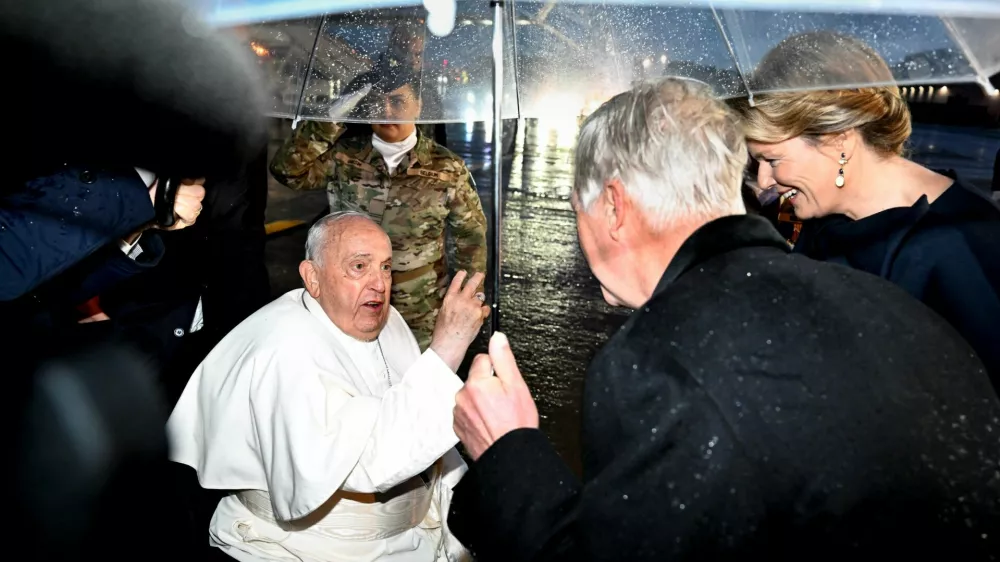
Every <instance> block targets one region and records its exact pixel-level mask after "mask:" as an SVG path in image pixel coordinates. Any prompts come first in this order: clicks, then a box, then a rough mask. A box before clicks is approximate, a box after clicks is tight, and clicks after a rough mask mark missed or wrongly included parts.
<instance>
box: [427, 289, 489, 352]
mask: <svg viewBox="0 0 1000 562" xmlns="http://www.w3.org/2000/svg"><path fill="white" fill-rule="evenodd" d="M467 276H468V274H467V273H466V272H465V271H459V272H458V273H456V274H455V278H454V279H452V280H451V286H449V287H448V292H447V293H445V295H444V301H443V302H442V303H441V310H440V311H438V317H437V321H435V322H434V333H433V334H432V335H431V345H430V348H431V349H432V350H433V351H434V353H437V354H438V356H439V357H440V358H441V360H442V361H444V362H445V364H446V365H448V366H449V367H451V370H452V371H457V370H458V367H459V365H461V364H462V359H465V353H466V352H467V351H468V350H469V345H471V344H472V341H473V340H475V339H476V336H478V335H479V329H480V328H482V326H483V320H485V319H486V317H487V316H489V315H490V308H489V307H488V306H484V305H483V301H484V300H486V297H485V295H483V294H482V293H478V292H476V289H477V288H478V287H479V284H480V283H482V282H483V277H484V275H483V274H482V273H476V274H474V275H473V276H472V277H468V280H467V279H466V278H467ZM463 283H464V284H465V286H464V287H463V286H462V284H463Z"/></svg>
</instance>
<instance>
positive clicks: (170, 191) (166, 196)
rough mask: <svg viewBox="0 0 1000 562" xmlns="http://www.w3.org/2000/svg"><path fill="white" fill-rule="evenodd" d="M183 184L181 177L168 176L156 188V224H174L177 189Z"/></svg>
mask: <svg viewBox="0 0 1000 562" xmlns="http://www.w3.org/2000/svg"><path fill="white" fill-rule="evenodd" d="M180 185H181V179H180V178H174V177H169V176H168V177H167V178H166V179H165V181H162V182H160V185H158V186H157V188H156V195H155V196H154V202H153V209H154V210H155V212H156V224H157V226H161V227H164V228H169V227H171V226H173V225H174V222H175V221H176V217H175V216H174V200H175V199H177V189H178V188H179V187H180Z"/></svg>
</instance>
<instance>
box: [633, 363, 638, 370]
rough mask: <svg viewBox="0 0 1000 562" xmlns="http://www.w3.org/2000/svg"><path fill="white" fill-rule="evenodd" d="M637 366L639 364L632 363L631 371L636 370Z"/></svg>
mask: <svg viewBox="0 0 1000 562" xmlns="http://www.w3.org/2000/svg"><path fill="white" fill-rule="evenodd" d="M638 368H639V365H637V364H635V363H632V370H633V371H634V370H636V369H638Z"/></svg>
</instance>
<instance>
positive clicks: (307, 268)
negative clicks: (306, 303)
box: [299, 260, 319, 299]
mask: <svg viewBox="0 0 1000 562" xmlns="http://www.w3.org/2000/svg"><path fill="white" fill-rule="evenodd" d="M299 276H300V277H302V285H303V286H305V288H306V291H308V292H309V296H311V297H312V298H314V299H318V298H319V269H318V268H317V267H316V264H314V263H313V262H311V261H309V260H302V263H300V264H299Z"/></svg>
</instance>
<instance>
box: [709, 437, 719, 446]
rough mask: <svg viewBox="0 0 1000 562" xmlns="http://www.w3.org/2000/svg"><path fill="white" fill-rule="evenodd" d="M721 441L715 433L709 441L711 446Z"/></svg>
mask: <svg viewBox="0 0 1000 562" xmlns="http://www.w3.org/2000/svg"><path fill="white" fill-rule="evenodd" d="M718 442H719V438H718V437H716V436H715V435H713V436H712V440H711V441H709V442H708V446H709V447H714V446H715V444H716V443H718Z"/></svg>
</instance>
